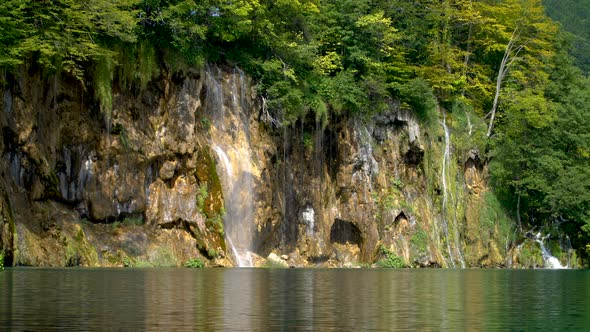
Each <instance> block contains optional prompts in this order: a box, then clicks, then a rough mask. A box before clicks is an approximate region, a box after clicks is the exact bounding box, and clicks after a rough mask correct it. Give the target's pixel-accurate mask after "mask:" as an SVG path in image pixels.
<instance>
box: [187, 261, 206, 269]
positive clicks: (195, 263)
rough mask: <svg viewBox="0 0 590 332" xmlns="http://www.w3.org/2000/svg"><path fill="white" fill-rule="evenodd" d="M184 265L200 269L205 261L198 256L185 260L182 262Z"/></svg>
mask: <svg viewBox="0 0 590 332" xmlns="http://www.w3.org/2000/svg"><path fill="white" fill-rule="evenodd" d="M184 267H186V268H189V269H200V268H203V267H205V263H204V262H203V261H202V260H200V259H198V258H193V259H189V260H188V261H186V263H184Z"/></svg>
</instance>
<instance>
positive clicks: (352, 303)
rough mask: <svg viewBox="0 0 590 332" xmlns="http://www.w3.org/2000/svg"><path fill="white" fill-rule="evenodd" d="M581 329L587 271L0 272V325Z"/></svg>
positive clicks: (589, 308) (587, 317)
mask: <svg viewBox="0 0 590 332" xmlns="http://www.w3.org/2000/svg"><path fill="white" fill-rule="evenodd" d="M2 329H10V330H52V329H56V330H57V329H59V330H125V331H128V330H177V331H178V330H199V331H217V330H224V331H265V330H269V331H276V330H285V331H293V330H317V331H331V330H338V331H343V330H344V331H372V330H373V331H377V330H379V331H388V330H422V331H423V330H432V331H439V330H452V331H457V330H470V331H482V330H516V331H519V330H522V331H532V330H543V331H547V330H559V331H563V330H588V329H590V271H588V270H578V271H549V270H528V271H511V270H386V269H383V270H381V269H353V270H313V269H291V270H279V269H277V270H270V269H203V270H190V269H37V268H27V269H25V268H15V269H7V270H5V271H4V272H0V330H2Z"/></svg>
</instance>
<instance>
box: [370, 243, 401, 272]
mask: <svg viewBox="0 0 590 332" xmlns="http://www.w3.org/2000/svg"><path fill="white" fill-rule="evenodd" d="M380 251H381V254H382V255H383V256H384V258H382V259H380V260H378V261H377V266H378V267H385V268H396V269H399V268H403V267H405V266H406V265H405V264H404V261H403V260H402V259H401V258H400V257H399V256H398V255H396V254H394V253H393V252H391V251H390V250H389V249H387V248H385V247H383V246H381V249H380Z"/></svg>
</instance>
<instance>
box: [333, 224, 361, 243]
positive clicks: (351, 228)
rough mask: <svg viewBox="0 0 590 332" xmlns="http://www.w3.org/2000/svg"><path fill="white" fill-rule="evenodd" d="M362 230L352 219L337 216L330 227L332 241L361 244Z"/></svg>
mask: <svg viewBox="0 0 590 332" xmlns="http://www.w3.org/2000/svg"><path fill="white" fill-rule="evenodd" d="M361 240H362V238H361V231H360V230H359V229H358V227H357V226H356V225H355V224H353V223H352V222H350V221H346V220H342V219H339V218H336V219H335V220H334V223H333V224H332V228H331V229H330V242H332V243H339V244H356V245H358V246H359V247H360V245H361Z"/></svg>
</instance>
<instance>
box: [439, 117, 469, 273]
mask: <svg viewBox="0 0 590 332" xmlns="http://www.w3.org/2000/svg"><path fill="white" fill-rule="evenodd" d="M442 115H443V119H442V126H443V129H444V132H445V150H444V153H443V158H442V169H441V183H442V186H443V201H442V209H441V214H442V220H443V230H444V233H445V237H446V245H447V250H448V253H449V260H450V261H451V265H452V266H453V267H455V261H454V259H453V254H452V251H451V245H450V240H449V223H448V213H449V202H451V203H453V201H454V202H455V203H456V200H455V199H454V197H453V195H452V191H451V190H450V188H449V187H450V186H449V182H448V181H450V179H451V169H450V168H451V134H450V130H449V126H447V113H446V112H445V111H444V110H443V111H442ZM452 221H453V225H452V226H453V238H454V240H455V250H456V253H457V254H456V256H457V259H458V262H459V264H460V266H461V268H465V260H464V259H463V254H462V253H461V246H460V243H459V230H458V225H457V217H456V215H455V214H453V218H452Z"/></svg>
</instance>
